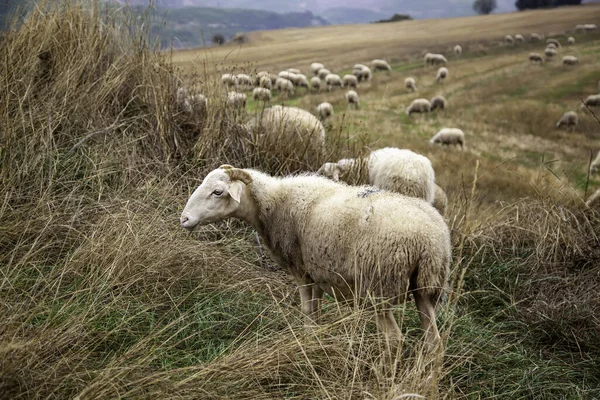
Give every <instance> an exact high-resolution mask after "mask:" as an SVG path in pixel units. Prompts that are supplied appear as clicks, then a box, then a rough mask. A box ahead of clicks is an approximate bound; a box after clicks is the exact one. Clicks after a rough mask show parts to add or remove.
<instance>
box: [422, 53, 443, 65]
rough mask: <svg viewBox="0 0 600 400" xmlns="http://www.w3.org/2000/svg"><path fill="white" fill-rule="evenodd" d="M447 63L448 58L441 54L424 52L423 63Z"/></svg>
mask: <svg viewBox="0 0 600 400" xmlns="http://www.w3.org/2000/svg"><path fill="white" fill-rule="evenodd" d="M447 63H448V60H447V59H446V57H444V56H443V55H441V54H432V53H427V54H425V65H429V64H431V65H438V64H441V65H446V64H447Z"/></svg>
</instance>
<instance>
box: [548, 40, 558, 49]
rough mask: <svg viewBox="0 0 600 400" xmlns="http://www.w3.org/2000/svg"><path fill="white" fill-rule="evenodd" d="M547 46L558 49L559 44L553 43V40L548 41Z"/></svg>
mask: <svg viewBox="0 0 600 400" xmlns="http://www.w3.org/2000/svg"><path fill="white" fill-rule="evenodd" d="M546 47H548V48H553V49H558V46H557V45H556V43H553V42H551V43H548V44H547V45H546Z"/></svg>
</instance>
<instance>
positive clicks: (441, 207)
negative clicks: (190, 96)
mask: <svg viewBox="0 0 600 400" xmlns="http://www.w3.org/2000/svg"><path fill="white" fill-rule="evenodd" d="M434 185H435V188H434V191H433V193H434V196H433V207H435V209H436V210H438V212H439V213H440V214H441V215H446V208H447V207H448V196H446V192H444V189H442V188H441V187H439V186H438V185H437V184H434Z"/></svg>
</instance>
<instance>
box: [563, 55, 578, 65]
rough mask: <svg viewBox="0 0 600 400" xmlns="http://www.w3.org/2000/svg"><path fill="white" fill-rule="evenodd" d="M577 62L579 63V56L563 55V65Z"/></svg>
mask: <svg viewBox="0 0 600 400" xmlns="http://www.w3.org/2000/svg"><path fill="white" fill-rule="evenodd" d="M577 63H579V58H577V57H575V56H564V57H563V64H564V65H576V64H577Z"/></svg>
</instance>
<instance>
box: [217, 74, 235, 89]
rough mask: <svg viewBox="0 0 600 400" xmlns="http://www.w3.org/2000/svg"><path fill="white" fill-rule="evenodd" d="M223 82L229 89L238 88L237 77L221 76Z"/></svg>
mask: <svg viewBox="0 0 600 400" xmlns="http://www.w3.org/2000/svg"><path fill="white" fill-rule="evenodd" d="M221 82H222V83H223V84H224V85H225V86H227V88H233V87H237V84H238V83H237V77H236V76H235V75H233V74H223V75H221Z"/></svg>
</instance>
